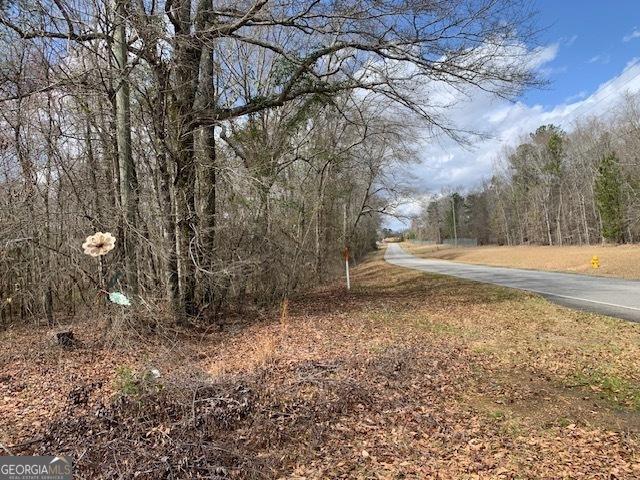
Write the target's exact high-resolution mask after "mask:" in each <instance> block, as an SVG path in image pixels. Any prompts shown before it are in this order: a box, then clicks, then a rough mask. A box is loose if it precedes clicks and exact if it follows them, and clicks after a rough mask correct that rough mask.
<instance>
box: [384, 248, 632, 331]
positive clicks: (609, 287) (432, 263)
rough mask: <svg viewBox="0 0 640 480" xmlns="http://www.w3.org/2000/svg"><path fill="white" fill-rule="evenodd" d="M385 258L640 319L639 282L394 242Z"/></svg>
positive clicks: (572, 305) (607, 312)
mask: <svg viewBox="0 0 640 480" xmlns="http://www.w3.org/2000/svg"><path fill="white" fill-rule="evenodd" d="M384 258H385V260H386V261H387V262H389V263H391V264H393V265H397V266H399V267H406V268H412V269H414V270H420V271H423V272H429V273H439V274H443V275H451V276H453V277H460V278H465V279H468V280H474V281H477V282H482V283H493V284H495V285H502V286H503V287H511V288H517V289H520V290H527V291H529V292H535V293H538V294H540V295H542V296H544V297H546V298H548V299H549V300H552V301H554V302H556V303H560V304H562V305H565V306H569V307H573V308H577V309H580V310H586V311H590V312H596V313H602V314H604V315H610V316H612V317H618V318H623V319H625V320H630V321H633V322H640V281H636V280H622V279H618V278H604V277H592V276H589V275H579V274H574V273H556V272H542V271H539V270H522V269H518V268H504V267H489V266H485V265H470V264H466V263H458V262H451V261H448V260H435V259H433V260H432V259H426V258H418V257H415V256H414V255H411V254H410V253H407V252H406V251H405V250H404V249H403V248H402V247H401V246H400V245H399V244H397V243H390V244H389V245H388V246H387V250H386V252H385V254H384Z"/></svg>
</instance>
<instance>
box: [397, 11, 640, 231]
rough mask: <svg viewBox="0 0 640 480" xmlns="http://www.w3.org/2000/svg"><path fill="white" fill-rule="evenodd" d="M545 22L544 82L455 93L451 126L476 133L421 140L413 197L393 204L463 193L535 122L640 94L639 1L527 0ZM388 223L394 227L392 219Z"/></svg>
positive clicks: (590, 111)
mask: <svg viewBox="0 0 640 480" xmlns="http://www.w3.org/2000/svg"><path fill="white" fill-rule="evenodd" d="M534 3H535V5H536V6H537V8H536V9H537V11H538V17H537V24H538V25H540V27H544V28H543V29H542V31H541V32H540V33H539V35H538V39H537V46H532V47H531V52H530V54H531V57H532V59H533V60H532V61H533V62H534V63H535V65H537V67H536V68H537V69H538V71H539V74H540V75H541V76H543V77H545V78H547V79H548V81H549V84H548V85H547V86H546V87H545V88H543V89H538V90H530V91H527V92H525V93H524V94H523V95H522V97H521V98H518V99H515V101H508V100H505V99H501V98H495V97H493V96H491V95H490V94H487V93H485V92H481V91H478V92H475V93H473V94H472V95H470V96H469V97H462V98H460V100H459V101H458V103H457V104H456V105H455V106H453V107H452V108H448V109H447V117H448V120H449V121H450V123H451V124H453V125H455V126H457V127H458V128H461V129H465V130H467V131H475V132H481V133H483V134H485V135H487V136H488V137H489V138H488V139H486V140H485V139H482V140H481V139H477V140H476V141H475V142H472V145H470V146H465V147H463V146H461V145H459V144H457V143H456V142H455V141H453V140H451V139H450V138H447V137H444V136H441V137H440V138H439V139H437V140H435V141H433V140H425V143H423V144H421V145H420V154H419V156H420V163H419V164H418V165H415V166H413V167H412V168H411V174H412V175H413V177H414V179H415V187H416V189H417V191H418V193H419V195H418V199H417V200H416V199H408V201H407V203H406V204H405V205H404V206H403V207H401V208H399V209H398V211H399V212H401V213H403V214H412V213H417V211H418V210H419V204H420V201H421V200H423V199H425V198H428V197H429V196H430V195H433V194H437V193H438V192H440V191H442V190H443V189H448V190H452V189H453V190H458V191H464V190H468V189H472V188H473V187H475V186H478V185H479V184H480V183H481V182H482V181H483V180H485V179H488V178H490V177H491V175H492V174H493V172H494V171H495V169H496V165H499V163H500V159H501V158H502V157H503V152H504V150H505V148H509V147H513V146H515V145H517V144H518V143H520V142H521V141H523V140H525V139H526V138H527V135H528V134H529V133H530V132H533V131H535V129H536V128H537V127H539V126H540V125H546V124H550V123H552V124H555V125H558V126H560V127H561V128H563V129H564V130H566V131H571V129H572V128H573V127H574V126H575V124H576V123H579V122H581V121H585V120H586V119H587V118H588V117H590V116H602V115H607V114H608V113H610V112H612V111H614V109H615V108H616V107H617V105H619V103H620V102H621V99H622V96H623V95H624V94H625V93H627V92H629V93H636V92H640V0H608V1H607V0H585V1H578V0H534ZM389 224H390V225H392V226H394V227H396V228H400V227H401V224H400V223H399V222H398V220H390V221H389Z"/></svg>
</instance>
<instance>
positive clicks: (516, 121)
mask: <svg viewBox="0 0 640 480" xmlns="http://www.w3.org/2000/svg"><path fill="white" fill-rule="evenodd" d="M638 91H640V62H639V61H638V60H634V61H632V62H630V63H629V64H628V65H627V67H626V68H625V69H624V70H623V71H622V72H621V73H620V74H619V75H618V76H616V77H614V78H612V79H610V80H609V81H607V82H605V83H603V84H602V85H600V86H599V87H598V89H597V90H596V91H595V92H593V93H592V94H591V95H588V96H587V94H586V92H580V93H578V94H577V95H575V96H573V98H571V97H570V98H568V99H566V100H565V102H564V103H562V104H559V105H556V106H554V107H552V108H544V107H543V106H541V105H533V106H531V105H526V104H525V103H523V102H520V101H518V102H515V103H512V102H509V101H507V100H504V99H501V98H496V97H494V96H492V95H490V94H488V93H485V92H474V93H473V95H470V96H469V97H468V98H465V99H464V100H463V101H460V102H459V103H458V104H456V105H454V106H453V107H450V108H449V109H447V112H446V113H447V116H448V118H449V120H450V121H451V123H452V124H454V125H456V126H457V127H458V128H460V129H464V130H468V131H476V132H482V133H484V134H487V135H489V136H490V138H489V139H487V140H482V139H480V140H477V141H475V142H473V144H472V145H471V146H466V147H465V146H461V145H459V144H458V143H456V142H455V141H453V140H451V139H449V138H446V137H440V138H439V139H438V141H437V142H430V143H426V142H425V144H424V145H423V152H422V153H421V160H422V163H421V164H420V165H418V166H416V167H415V170H414V171H413V172H412V173H413V175H415V176H416V177H417V178H418V181H419V187H420V188H421V189H423V190H424V191H431V192H435V191H438V190H439V189H441V188H443V187H459V186H462V187H472V186H475V185H477V184H478V183H479V182H480V181H482V180H483V179H485V178H488V177H490V176H491V174H492V172H493V164H494V161H495V159H496V158H497V156H498V155H499V154H500V152H501V151H503V150H504V148H505V147H509V146H513V145H515V144H517V143H518V142H519V141H521V140H522V139H523V137H524V136H525V135H527V134H529V133H530V132H533V131H534V130H535V129H536V128H537V127H539V126H540V125H545V124H549V123H553V124H556V125H559V126H560V127H562V128H564V129H565V130H570V129H571V127H572V125H574V124H575V122H576V121H577V120H579V119H583V118H586V117H589V116H592V115H606V113H607V112H610V111H612V110H613V108H614V106H615V105H616V104H617V103H618V102H619V101H620V99H621V97H622V95H624V94H625V93H626V92H638Z"/></svg>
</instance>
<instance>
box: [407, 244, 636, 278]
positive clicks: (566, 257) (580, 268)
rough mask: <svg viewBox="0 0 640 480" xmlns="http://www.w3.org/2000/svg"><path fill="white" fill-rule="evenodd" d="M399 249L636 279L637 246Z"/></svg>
mask: <svg viewBox="0 0 640 480" xmlns="http://www.w3.org/2000/svg"><path fill="white" fill-rule="evenodd" d="M402 247H403V248H405V249H407V250H408V251H410V252H411V253H413V254H414V255H416V256H418V257H422V258H437V259H442V260H453V261H456V262H463V263H475V264H481V265H493V266H498V267H515V268H531V269H536V270H548V271H561V272H571V273H582V274H587V275H601V276H607V277H619V278H627V279H632V280H639V279H640V246H638V245H618V246H612V245H591V246H576V245H570V246H562V247H553V246H552V247H550V246H529V245H525V246H516V247H506V246H502V247H499V246H494V245H489V246H483V247H465V248H452V247H450V246H448V245H421V244H418V243H412V242H404V243H403V244H402ZM594 255H595V256H597V257H598V259H599V260H600V267H599V268H597V269H594V268H593V267H592V266H591V259H592V257H593V256H594Z"/></svg>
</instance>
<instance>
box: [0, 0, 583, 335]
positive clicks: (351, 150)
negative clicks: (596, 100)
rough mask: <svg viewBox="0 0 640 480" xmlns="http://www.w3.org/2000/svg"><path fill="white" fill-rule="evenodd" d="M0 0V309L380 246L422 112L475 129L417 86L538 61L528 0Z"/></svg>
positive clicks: (222, 286) (172, 315)
mask: <svg viewBox="0 0 640 480" xmlns="http://www.w3.org/2000/svg"><path fill="white" fill-rule="evenodd" d="M0 5H1V10H0V43H1V47H0V49H1V51H2V57H1V58H0V62H1V72H2V73H1V77H0V101H1V104H2V109H1V117H0V202H2V208H1V210H0V278H1V280H0V299H2V308H1V310H2V318H3V321H4V322H5V323H10V322H15V321H19V320H25V319H27V320H29V319H34V320H38V321H40V320H41V319H44V318H46V319H47V320H48V322H49V323H56V322H57V321H59V319H60V318H62V319H66V318H68V317H69V316H73V315H74V313H76V312H77V311H78V310H82V309H86V308H92V309H93V308H96V306H97V305H100V304H101V300H96V298H98V299H100V298H102V297H101V295H106V294H107V293H110V292H113V291H115V290H118V291H121V292H124V293H125V294H126V295H128V296H129V298H131V299H132V301H133V303H134V304H135V305H137V306H138V307H140V306H141V305H142V306H144V308H145V309H146V311H149V312H153V316H155V317H157V318H162V319H165V320H166V321H168V322H173V321H174V320H175V321H177V322H179V323H180V322H181V323H188V322H190V321H192V320H193V319H199V320H203V321H214V320H215V318H216V317H217V316H219V315H220V314H221V313H222V312H224V311H227V310H228V309H234V308H240V307H244V306H246V305H258V306H260V305H270V304H273V303H274V302H276V301H279V300H280V299H282V298H284V297H286V296H288V295H289V294H290V293H291V292H294V291H296V290H298V289H300V288H303V287H305V286H309V285H313V284H315V283H317V282H318V280H320V279H323V278H326V277H327V276H330V275H333V274H335V272H336V268H337V267H338V266H339V265H340V264H341V261H342V260H341V251H342V249H343V248H344V247H345V246H348V248H349V252H350V254H351V256H352V258H355V259H357V258H359V257H361V256H362V255H363V254H364V253H365V252H367V251H369V250H370V249H372V248H373V247H374V245H375V243H374V242H375V238H376V232H377V230H378V229H379V227H380V219H381V215H382V214H384V213H385V212H388V211H389V209H390V208H391V207H393V206H394V205H395V203H396V202H397V201H398V198H399V196H401V195H402V194H403V191H404V189H405V187H406V182H405V181H404V180H403V175H402V168H401V167H402V165H403V164H406V163H408V162H411V161H412V160H413V159H414V158H415V151H414V150H415V147H414V145H415V141H414V140H415V138H416V135H418V134H417V132H418V131H419V132H420V134H419V135H420V136H421V138H422V139H424V135H426V134H429V135H450V136H454V137H456V138H459V139H460V140H461V141H464V140H465V135H466V133H464V132H459V131H457V130H456V128H455V125H450V124H449V123H448V122H447V119H446V105H437V104H434V103H432V102H431V99H430V95H429V91H430V90H429V89H428V88H427V86H434V85H435V86H437V87H438V88H441V89H442V88H446V89H452V90H453V91H458V92H473V90H474V89H482V90H484V91H490V92H494V93H495V94H497V95H501V96H505V97H511V96H514V95H516V94H518V93H519V92H520V91H521V90H522V89H523V88H526V87H528V86H531V85H534V84H536V82H537V80H536V78H535V77H534V75H533V74H532V72H531V69H530V68H529V65H528V62H527V60H526V58H528V57H527V54H528V51H529V50H528V47H527V45H529V43H528V42H530V41H531V39H532V35H533V34H534V33H535V32H534V29H533V24H532V11H531V8H530V7H529V5H528V3H527V2H524V1H515V0H443V1H436V2H433V1H423V0H406V1H400V2H397V1H395V0H394V1H391V0H389V1H387V0H382V1H369V0H361V1H348V2H343V1H319V0H307V1H289V0H277V1H268V0H253V1H240V2H213V1H212V0H197V1H196V0H167V1H161V2H157V1H155V0H149V1H147V0H141V1H133V2H132V1H128V0H115V1H114V2H110V1H105V2H103V1H101V0H95V1H92V0H69V1H67V0H53V1H48V0H18V1H12V0H9V1H5V2H3V3H2V4H0ZM467 133H468V132H467ZM588 148H591V147H588ZM500 188H506V187H500ZM565 198H566V199H567V200H568V197H565ZM584 205H586V208H587V209H588V210H587V215H590V216H592V215H593V212H592V211H591V209H590V208H591V206H590V205H589V204H584ZM576 218H578V217H576ZM554 221H555V216H554ZM553 228H554V230H553V235H556V233H555V232H556V230H555V229H556V227H555V225H554V227H553ZM563 228H564V226H563ZM577 228H581V227H577ZM99 231H100V232H111V233H112V235H113V236H114V237H115V239H116V243H115V248H114V250H113V251H112V252H111V253H109V255H104V256H97V257H92V256H88V255H84V254H83V252H82V248H81V245H82V244H83V241H84V239H85V238H86V237H87V236H89V235H92V234H93V233H95V232H99ZM508 235H510V237H509V238H511V237H514V235H516V232H515V231H513V232H512V231H509V233H508ZM514 238H515V237H514ZM102 303H104V302H102ZM141 308H142V307H141ZM159 312H164V313H165V314H166V315H165V316H162V315H160V313H159ZM165 320H163V321H165Z"/></svg>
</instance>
